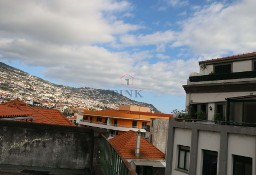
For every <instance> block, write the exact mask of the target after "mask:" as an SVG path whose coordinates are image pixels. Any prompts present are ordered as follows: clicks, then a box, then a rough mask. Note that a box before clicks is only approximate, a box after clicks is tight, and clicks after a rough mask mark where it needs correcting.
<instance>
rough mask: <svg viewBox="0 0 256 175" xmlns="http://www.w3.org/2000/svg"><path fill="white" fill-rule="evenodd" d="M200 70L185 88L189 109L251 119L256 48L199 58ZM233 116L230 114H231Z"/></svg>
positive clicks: (255, 90) (211, 115) (209, 116)
mask: <svg viewBox="0 0 256 175" xmlns="http://www.w3.org/2000/svg"><path fill="white" fill-rule="evenodd" d="M199 67H200V72H199V73H192V74H191V76H190V77H189V79H188V82H187V85H184V86H183V87H184V90H185V91H186V107H187V110H188V111H189V112H190V113H191V114H193V115H194V118H196V117H198V116H196V114H199V113H200V115H201V117H202V118H203V117H204V116H202V115H205V119H206V118H207V119H208V120H214V117H219V118H227V119H228V120H230V121H237V120H238V118H239V117H238V116H241V115H242V116H243V117H242V118H240V119H241V120H242V121H239V120H238V122H244V123H247V122H249V123H250V122H256V120H254V121H248V120H253V119H249V118H250V117H249V116H250V113H252V112H253V109H254V107H255V106H256V103H254V102H253V101H254V99H255V95H256V88H255V87H256V52H253V53H247V54H242V55H235V56H229V57H223V58H217V59H211V60H206V61H201V62H199ZM229 117H230V118H229Z"/></svg>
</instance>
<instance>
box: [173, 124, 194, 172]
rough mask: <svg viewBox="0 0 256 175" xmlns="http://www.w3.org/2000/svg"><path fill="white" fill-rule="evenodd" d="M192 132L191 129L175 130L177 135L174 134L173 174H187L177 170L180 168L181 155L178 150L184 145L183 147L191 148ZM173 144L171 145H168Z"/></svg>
mask: <svg viewBox="0 0 256 175" xmlns="http://www.w3.org/2000/svg"><path fill="white" fill-rule="evenodd" d="M191 134H192V132H191V130H189V129H178V128H177V129H175V133H174V138H175V139H174V143H173V160H174V161H173V162H172V167H173V169H172V174H175V175H183V174H186V173H183V172H181V171H179V170H178V169H177V167H178V161H177V159H178V154H179V150H178V146H179V145H182V146H189V147H191ZM168 144H171V143H168Z"/></svg>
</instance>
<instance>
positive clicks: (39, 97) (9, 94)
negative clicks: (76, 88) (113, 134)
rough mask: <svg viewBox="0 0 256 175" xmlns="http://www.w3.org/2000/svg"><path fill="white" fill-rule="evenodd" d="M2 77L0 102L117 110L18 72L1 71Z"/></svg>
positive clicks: (114, 107)
mask: <svg viewBox="0 0 256 175" xmlns="http://www.w3.org/2000/svg"><path fill="white" fill-rule="evenodd" d="M0 77H1V79H0V102H6V101H9V100H14V99H17V98H19V99H21V100H23V101H26V102H27V103H28V104H33V103H34V102H35V103H36V104H38V105H40V106H42V107H47V108H55V107H56V104H60V105H62V106H67V107H80V108H88V109H89V108H94V109H101V108H112V109H116V108H117V105H116V104H111V103H108V104H106V103H102V102H100V101H97V100H94V99H90V98H88V99H87V98H85V97H84V95H83V94H82V93H73V92H72V93H71V90H69V89H67V88H66V87H63V86H59V87H58V86H56V85H53V84H51V83H48V82H46V81H42V80H39V79H38V78H36V77H34V76H31V75H29V74H24V73H22V72H20V71H18V70H15V71H13V70H12V72H11V74H10V73H9V72H8V71H1V72H0ZM95 95H98V98H99V96H100V94H95Z"/></svg>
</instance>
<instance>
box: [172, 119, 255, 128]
mask: <svg viewBox="0 0 256 175" xmlns="http://www.w3.org/2000/svg"><path fill="white" fill-rule="evenodd" d="M175 121H179V122H182V121H185V122H207V123H212V124H220V125H233V126H244V127H256V123H245V122H235V121H222V120H220V121H219V120H200V119H192V118H190V119H185V118H175Z"/></svg>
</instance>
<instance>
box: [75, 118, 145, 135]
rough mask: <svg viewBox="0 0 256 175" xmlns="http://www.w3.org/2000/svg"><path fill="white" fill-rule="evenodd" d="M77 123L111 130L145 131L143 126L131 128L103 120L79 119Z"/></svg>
mask: <svg viewBox="0 0 256 175" xmlns="http://www.w3.org/2000/svg"><path fill="white" fill-rule="evenodd" d="M78 124H80V125H85V126H91V127H98V128H104V129H111V130H116V131H130V130H131V131H136V132H137V131H138V130H140V132H146V130H145V129H143V128H136V127H135V128H132V126H131V127H127V126H124V125H118V124H107V123H104V122H91V121H86V120H81V121H79V122H78Z"/></svg>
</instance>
